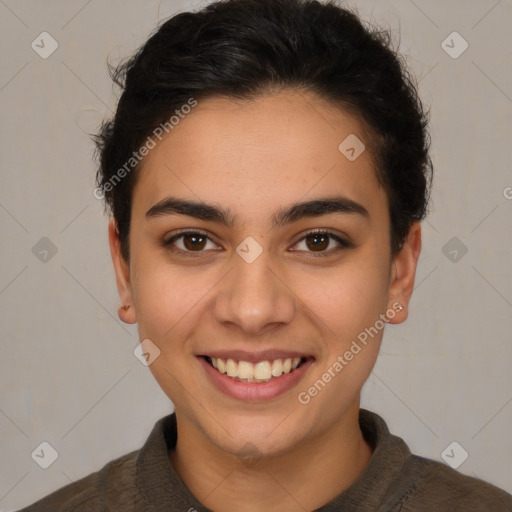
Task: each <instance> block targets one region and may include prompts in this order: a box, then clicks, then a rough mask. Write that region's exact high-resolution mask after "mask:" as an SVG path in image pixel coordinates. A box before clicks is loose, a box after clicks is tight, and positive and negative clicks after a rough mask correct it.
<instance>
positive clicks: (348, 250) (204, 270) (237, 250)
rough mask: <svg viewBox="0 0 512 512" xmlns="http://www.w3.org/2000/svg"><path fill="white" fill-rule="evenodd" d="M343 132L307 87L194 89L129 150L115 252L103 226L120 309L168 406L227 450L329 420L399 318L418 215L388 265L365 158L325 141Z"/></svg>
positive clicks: (378, 197) (343, 120)
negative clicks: (193, 103) (122, 246)
mask: <svg viewBox="0 0 512 512" xmlns="http://www.w3.org/2000/svg"><path fill="white" fill-rule="evenodd" d="M351 135H352V136H353V135H355V136H357V137H358V138H359V139H360V140H362V141H363V142H364V140H365V135H364V131H363V129H362V126H361V124H360V123H359V122H358V121H357V119H355V118H354V117H351V116H349V115H348V114H346V113H343V112H342V111H339V110H335V109H334V108H333V105H331V104H330V103H327V102H326V101H324V100H322V99H320V98H318V97H316V96H314V95H313V94H310V93H305V92H302V93H297V92H291V91H282V92H280V93H278V94H275V95H272V96H265V97H261V98H259V99H257V100H255V101H251V102H249V101H238V102H237V101H234V100H231V99H224V98H213V99H208V100H204V101H202V102H199V104H198V106H197V107H196V108H195V109H194V110H193V111H192V113H191V114H189V115H188V116H187V117H186V118H185V119H183V120H182V121H181V122H180V124H179V125H178V126H175V128H174V129H173V130H172V132H170V133H169V134H168V135H167V136H166V138H164V139H163V140H162V141H161V142H160V143H159V144H158V145H157V146H156V147H155V148H154V149H152V150H151V151H150V153H149V154H148V156H147V157H146V159H145V161H144V165H143V167H142V169H141V170H140V175H139V179H138V182H137V185H136V186H135V189H134V192H133V203H132V216H131V226H130V244H129V247H130V262H129V264H127V263H126V262H124V260H123V259H122V258H121V256H120V254H119V241H118V240H117V238H116V236H115V229H114V223H113V222H111V226H110V235H111V237H110V238H111V247H112V254H113V258H114V265H115V269H116V277H117V283H118V287H119V292H120V295H121V304H132V307H131V308H130V309H129V310H128V312H123V313H122V315H123V317H122V318H123V319H124V320H125V321H127V322H135V321H136V322H137V323H138V328H139V334H140V340H146V339H149V340H150V341H151V344H150V345H147V346H148V347H150V348H149V352H150V353H151V352H154V354H158V351H159V355H158V357H156V359H155V360H154V361H153V362H152V363H151V364H150V366H149V368H150V370H151V372H152V373H153V375H154V376H155V378H156V380H157V381H158V383H159V385H160V386H161V388H162V389H163V390H164V392H165V393H166V394H167V395H168V396H169V398H170V399H171V400H172V402H173V404H174V405H175V408H176V413H177V416H178V418H179V419H181V421H182V422H183V424H185V423H186V424H188V425H189V426H190V428H192V429H195V430H196V431H197V432H201V434H202V436H203V437H204V439H205V440H207V442H208V443H210V444H211V445H212V446H216V447H218V448H220V449H222V450H224V451H226V452H229V453H237V452H238V451H239V450H240V448H241V447H243V446H244V445H246V443H251V444H252V445H255V446H257V448H258V450H259V451H260V452H261V453H263V454H265V455H272V454H274V455H275V454H279V453H284V452H287V451H289V450H292V449H293V447H294V446H297V445H298V443H303V442H304V441H307V440H312V439H314V438H315V437H316V436H319V435H321V434H323V433H325V432H327V431H329V429H332V428H333V427H335V426H336V425H339V424H340V423H341V422H343V419H344V417H345V416H346V414H347V412H348V411H351V410H352V411H353V410H356V409H357V408H358V406H359V394H360V390H361V387H362V386H363V384H364V382H365V380H366V379H367V377H368V376H369V373H370V372H371V370H372V368H373V366H374V363H375V360H376V357H377V354H378V351H379V346H380V342H381V338H382V334H383V328H382V327H383V325H384V324H383V318H384V315H386V314H387V313H389V311H390V310H391V312H392V313H393V315H392V316H390V315H389V314H388V318H389V319H392V320H391V321H392V322H393V323H398V322H400V321H403V320H404V319H405V316H404V315H405V311H404V312H398V311H397V310H396V308H393V304H394V303H396V302H397V301H398V302H400V303H401V304H402V305H403V306H404V307H406V305H407V303H408V300H409V297H410V293H411V291H412V284H413V280H414V270H415V265H416V259H417V256H418V254H419V227H418V226H415V227H414V232H415V236H414V237H412V238H411V240H412V242H410V243H406V244H405V246H404V249H403V250H402V252H401V254H400V255H399V256H398V257H397V258H396V259H395V260H394V261H393V260H392V259H391V256H390V237H389V231H390V220H389V213H388V200H387V196H386V193H385V191H384V190H383V189H382V188H380V187H379V185H378V182H377V179H376V176H375V169H374V163H373V161H372V157H371V155H370V153H369V151H368V150H366V151H363V152H362V154H360V155H359V156H358V157H357V158H356V159H355V160H354V159H353V158H350V159H349V158H347V156H345V154H343V153H342V152H341V151H340V149H339V145H340V143H341V142H342V141H344V140H345V139H346V138H347V137H348V136H351ZM349 140H350V139H349ZM368 145H369V144H367V146H368ZM346 154H348V156H351V157H352V154H351V152H350V151H349V152H348V153H346ZM365 329H366V331H365ZM365 332H366V340H365V342H363V339H364V338H365V335H364V334H363V333H365ZM369 333H371V335H370V334H369ZM146 343H148V342H146ZM354 343H355V344H354ZM356 346H357V347H359V350H358V349H357V348H356ZM157 349H158V350H157ZM350 354H352V355H351V356H350ZM336 363H338V364H336ZM297 365H298V366H297ZM290 366H291V368H290ZM226 372H227V373H226ZM329 376H330V377H329ZM241 378H242V379H243V380H240V379H241Z"/></svg>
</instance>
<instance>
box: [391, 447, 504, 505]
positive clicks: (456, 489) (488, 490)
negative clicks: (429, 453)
mask: <svg viewBox="0 0 512 512" xmlns="http://www.w3.org/2000/svg"><path fill="white" fill-rule="evenodd" d="M407 466H409V467H408V468H407V467H406V468H404V470H406V471H410V472H411V474H414V475H417V478H416V480H415V482H414V484H413V485H412V486H411V488H410V491H409V492H408V493H407V494H406V496H405V497H404V498H403V500H401V503H400V507H399V510H400V511H401V512H409V511H415V512H417V511H423V510H424V511H427V510H428V511H431V510H436V511H439V512H443V511H446V512H459V511H460V512H462V511H464V512H468V511H471V512H498V511H499V512H512V496H511V495H510V494H508V493H507V492H505V491H503V490H502V489H499V488H498V487H495V486H494V485H491V484H489V483H487V482H484V481H483V480H479V479H478V478H473V477H470V476H467V475H463V474H462V473H459V472H458V471H456V470H455V469H452V468H450V467H449V466H446V465H445V464H442V463H440V462H437V461H435V460H431V459H427V458H424V457H420V456H418V455H412V456H411V458H410V459H409V462H408V464H407Z"/></svg>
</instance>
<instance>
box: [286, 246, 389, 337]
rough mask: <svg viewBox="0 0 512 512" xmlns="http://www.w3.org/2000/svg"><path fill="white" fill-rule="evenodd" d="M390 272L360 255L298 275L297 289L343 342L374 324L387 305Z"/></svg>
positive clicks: (301, 297)
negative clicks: (325, 267) (316, 271)
mask: <svg viewBox="0 0 512 512" xmlns="http://www.w3.org/2000/svg"><path fill="white" fill-rule="evenodd" d="M387 289H388V278H387V271H386V270H385V268H383V266H382V265H379V263H378V261H377V260H376V259H375V258H374V259H372V258H367V257H365V256H364V255H362V254H361V255H360V257H359V256H358V257H357V258H354V259H353V260H351V261H350V262H348V261H347V262H346V263H343V264H340V265H339V266H337V267H332V268H331V269H330V270H329V271H328V272H326V271H323V272H319V273H316V274H311V273H308V274H307V275H306V274H301V275H300V276H299V275H298V274H297V275H296V277H295V286H294V291H295V292H296V293H297V295H298V296H299V298H300V299H301V301H303V302H304V304H305V305H306V306H307V308H308V309H309V310H311V311H312V312H314V314H315V315H316V316H318V317H319V318H320V319H321V320H322V321H323V323H324V324H325V326H326V328H329V329H330V331H331V333H330V334H331V336H334V337H335V338H336V339H339V340H340V341H346V339H347V337H353V336H355V335H357V334H358V332H359V331H360V330H361V329H364V328H365V327H368V326H370V325H373V324H374V322H375V320H376V319H377V318H378V316H379V314H381V313H384V312H385V310H386V308H387Z"/></svg>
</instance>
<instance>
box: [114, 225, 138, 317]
mask: <svg viewBox="0 0 512 512" xmlns="http://www.w3.org/2000/svg"><path fill="white" fill-rule="evenodd" d="M108 241H109V244H110V254H111V256H112V263H113V264H114V271H115V274H116V283H117V291H118V293H119V299H120V305H119V309H118V315H119V318H120V319H121V320H122V321H123V322H125V323H127V324H134V323H135V322H136V321H137V317H136V314H135V306H134V304H133V297H132V288H131V281H130V266H129V264H128V263H127V262H126V260H125V259H124V257H123V255H122V254H121V241H120V240H119V232H118V229H117V222H116V221H115V219H114V218H112V219H111V220H110V222H109V223H108Z"/></svg>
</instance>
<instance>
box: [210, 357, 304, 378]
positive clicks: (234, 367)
mask: <svg viewBox="0 0 512 512" xmlns="http://www.w3.org/2000/svg"><path fill="white" fill-rule="evenodd" d="M210 359H211V362H212V365H213V367H214V368H217V370H218V371H219V372H221V373H225V374H227V375H228V377H233V378H236V377H238V378H239V379H243V380H247V381H249V382H260V381H269V380H270V379H271V378H272V377H280V376H281V375H282V374H283V373H290V372H291V371H292V370H295V368H297V366H299V363H300V357H295V358H293V359H292V358H288V359H275V360H273V361H260V362H258V363H256V364H253V363H250V362H248V361H238V362H237V361H235V360H234V359H227V360H226V359H221V358H218V357H211V358H210Z"/></svg>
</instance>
